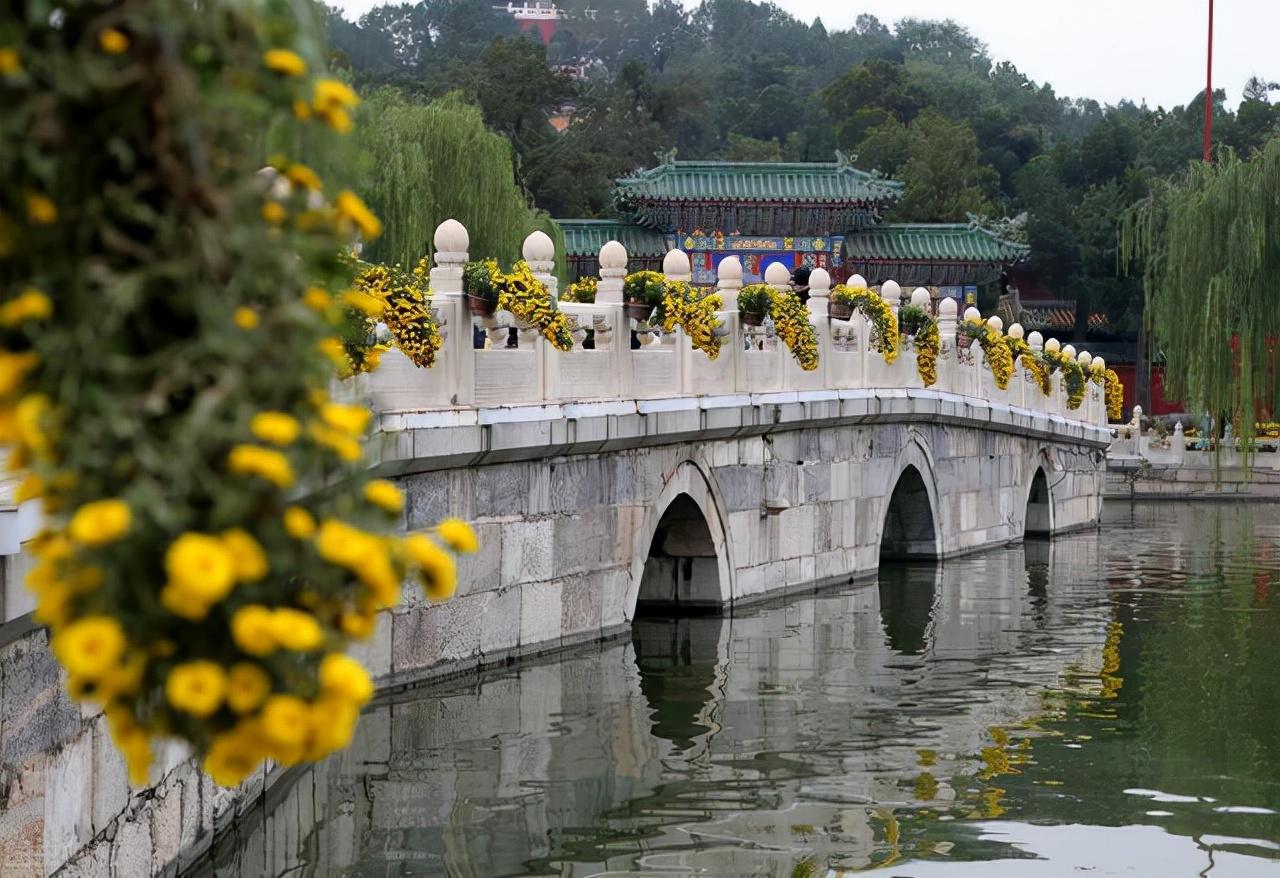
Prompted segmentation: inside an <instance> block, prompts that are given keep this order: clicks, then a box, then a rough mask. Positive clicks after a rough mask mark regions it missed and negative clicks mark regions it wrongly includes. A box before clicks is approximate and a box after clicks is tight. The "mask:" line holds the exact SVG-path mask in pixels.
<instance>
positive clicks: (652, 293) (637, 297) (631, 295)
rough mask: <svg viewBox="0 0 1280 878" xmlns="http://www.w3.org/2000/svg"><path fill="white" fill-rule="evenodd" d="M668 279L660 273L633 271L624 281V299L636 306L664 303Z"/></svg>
mask: <svg viewBox="0 0 1280 878" xmlns="http://www.w3.org/2000/svg"><path fill="white" fill-rule="evenodd" d="M666 287H667V278H666V276H665V275H663V274H662V272H659V271H633V272H631V274H629V275H627V276H626V277H625V278H624V279H623V281H622V299H623V301H625V302H628V303H631V304H636V305H652V306H654V307H657V306H658V305H660V304H661V303H662V296H663V293H664V292H665V291H666Z"/></svg>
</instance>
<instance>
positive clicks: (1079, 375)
mask: <svg viewBox="0 0 1280 878" xmlns="http://www.w3.org/2000/svg"><path fill="white" fill-rule="evenodd" d="M1040 356H1041V357H1043V358H1044V362H1045V363H1046V364H1048V366H1049V369H1050V370H1052V371H1060V372H1062V381H1063V384H1064V386H1065V387H1066V389H1067V408H1068V409H1070V410H1071V411H1075V410H1076V409H1078V408H1080V404H1081V403H1082V402H1084V392H1085V377H1084V369H1083V368H1081V366H1080V364H1079V363H1077V362H1076V360H1075V357H1071V356H1068V355H1067V354H1064V353H1063V352H1062V351H1060V350H1057V351H1051V350H1049V349H1048V348H1045V349H1044V350H1043V351H1042V352H1041V354H1040Z"/></svg>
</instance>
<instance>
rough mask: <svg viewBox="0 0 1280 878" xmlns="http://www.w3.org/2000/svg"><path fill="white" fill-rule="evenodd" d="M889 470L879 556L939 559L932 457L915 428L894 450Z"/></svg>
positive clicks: (940, 549) (939, 524)
mask: <svg viewBox="0 0 1280 878" xmlns="http://www.w3.org/2000/svg"><path fill="white" fill-rule="evenodd" d="M893 471H894V473H896V475H895V477H894V480H893V482H892V484H891V488H890V491H889V492H888V493H887V495H886V496H887V497H888V501H887V502H886V504H885V507H884V514H883V516H882V524H881V529H880V558H881V559H882V560H885V559H888V560H894V559H904V560H906V559H920V558H941V557H942V556H943V543H942V534H943V533H944V526H943V522H942V521H941V519H940V517H939V512H940V507H939V505H938V488H937V477H936V476H935V474H934V468H933V456H932V455H931V454H930V453H929V447H928V445H927V444H926V443H925V441H924V438H923V437H922V436H920V434H919V433H917V432H916V431H915V430H912V431H910V433H909V439H908V441H907V443H906V444H905V445H904V446H903V448H902V450H901V451H900V452H899V453H898V458H897V460H896V461H895V464H894V470H893Z"/></svg>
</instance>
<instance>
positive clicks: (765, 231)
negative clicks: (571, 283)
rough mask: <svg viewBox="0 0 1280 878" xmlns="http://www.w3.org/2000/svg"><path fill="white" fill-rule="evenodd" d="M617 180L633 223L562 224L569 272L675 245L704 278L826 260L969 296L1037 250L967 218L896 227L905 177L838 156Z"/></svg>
mask: <svg viewBox="0 0 1280 878" xmlns="http://www.w3.org/2000/svg"><path fill="white" fill-rule="evenodd" d="M660 158H661V159H662V161H661V163H660V164H659V165H658V166H657V167H654V168H649V169H647V170H642V171H638V172H636V173H635V174H633V175H632V176H630V177H623V178H622V179H620V180H618V181H617V185H616V187H615V189H614V193H613V194H614V202H615V204H616V205H617V208H618V212H619V213H620V214H621V215H622V216H623V217H624V219H622V220H575V219H561V220H557V221H556V222H558V223H559V224H560V226H561V227H562V228H563V230H564V234H565V249H566V253H567V256H568V268H569V275H570V276H571V277H580V276H582V275H587V274H597V273H598V266H597V264H596V255H597V254H598V253H599V250H600V246H601V245H603V244H604V243H605V242H606V241H608V240H610V239H611V238H612V239H616V240H618V241H620V242H621V243H622V244H623V246H625V247H626V248H627V253H628V255H629V256H630V262H629V266H630V267H631V268H632V269H633V270H634V269H639V268H655V269H656V268H658V267H659V266H660V265H661V262H662V257H663V255H664V254H665V253H666V252H667V250H669V249H672V248H676V247H679V248H680V249H682V250H684V251H685V252H686V253H688V254H689V260H690V262H691V263H692V265H693V281H694V283H696V284H702V285H708V284H714V283H715V280H716V267H717V266H718V265H719V263H720V260H721V259H723V258H724V257H726V256H737V257H739V258H740V259H741V260H742V268H743V275H744V277H743V279H744V281H745V282H747V283H752V282H756V281H759V280H761V279H762V278H763V277H764V272H765V269H766V268H767V267H768V266H769V265H770V264H771V263H773V262H780V263H782V264H783V265H784V266H785V267H786V268H787V270H788V271H791V270H793V269H795V268H797V267H800V266H807V267H809V268H817V267H819V266H821V267H822V268H825V269H827V271H829V272H830V273H831V276H832V279H833V280H834V281H842V280H845V279H847V278H848V277H849V276H850V275H852V274H860V275H862V276H863V278H865V279H866V281H867V282H868V283H870V284H878V283H881V282H882V281H885V280H888V279H890V278H892V279H894V280H896V281H898V282H899V283H901V284H903V285H904V286H927V287H934V288H939V289H938V292H939V293H940V294H943V295H952V296H955V297H956V298H960V297H961V296H962V294H963V293H964V292H965V291H966V290H972V291H973V292H976V290H977V287H978V286H979V285H982V284H988V283H992V282H994V281H996V280H998V279H999V278H1000V276H1001V274H1002V273H1003V272H1004V270H1005V269H1006V268H1007V267H1008V266H1009V265H1011V264H1013V263H1015V262H1018V261H1020V260H1022V259H1024V258H1025V257H1026V256H1027V253H1028V248H1027V247H1026V245H1024V244H1018V243H1015V242H1013V241H1009V240H1006V239H1004V238H1001V237H999V236H998V235H996V234H994V233H992V232H990V231H987V230H984V229H981V228H978V227H976V226H973V225H970V224H966V223H884V222H882V221H881V217H882V215H883V214H884V213H885V212H886V211H887V210H888V209H889V208H890V207H892V206H893V205H894V204H895V203H896V202H897V201H898V199H899V198H900V197H901V196H902V184H901V183H899V182H897V181H895V180H890V179H888V178H886V177H884V176H881V175H879V174H877V173H874V172H867V171H861V170H859V169H857V168H855V167H853V165H852V164H850V162H849V160H848V158H847V157H845V156H844V155H842V154H840V153H837V154H836V161H834V162H813V163H800V162H714V161H705V162H703V161H697V162H683V161H675V158H674V155H670V154H669V155H665V156H660Z"/></svg>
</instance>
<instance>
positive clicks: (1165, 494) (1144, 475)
mask: <svg viewBox="0 0 1280 878" xmlns="http://www.w3.org/2000/svg"><path fill="white" fill-rule="evenodd" d="M1202 456H1205V457H1207V456H1208V455H1202ZM1268 463H1269V461H1268ZM1103 496H1104V497H1105V498H1106V499H1108V500H1264V501H1280V472H1276V471H1275V470H1274V469H1272V468H1263V467H1261V466H1254V467H1251V468H1249V469H1245V468H1244V467H1242V466H1240V465H1239V464H1238V463H1233V462H1227V463H1224V464H1220V465H1219V466H1218V467H1217V468H1216V469H1215V468H1214V467H1213V465H1212V461H1205V462H1204V463H1203V464H1202V465H1198V466H1197V465H1192V464H1161V463H1149V462H1145V461H1142V460H1133V459H1121V460H1114V459H1113V460H1109V461H1108V462H1107V477H1106V481H1105V483H1104V487H1103Z"/></svg>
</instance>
